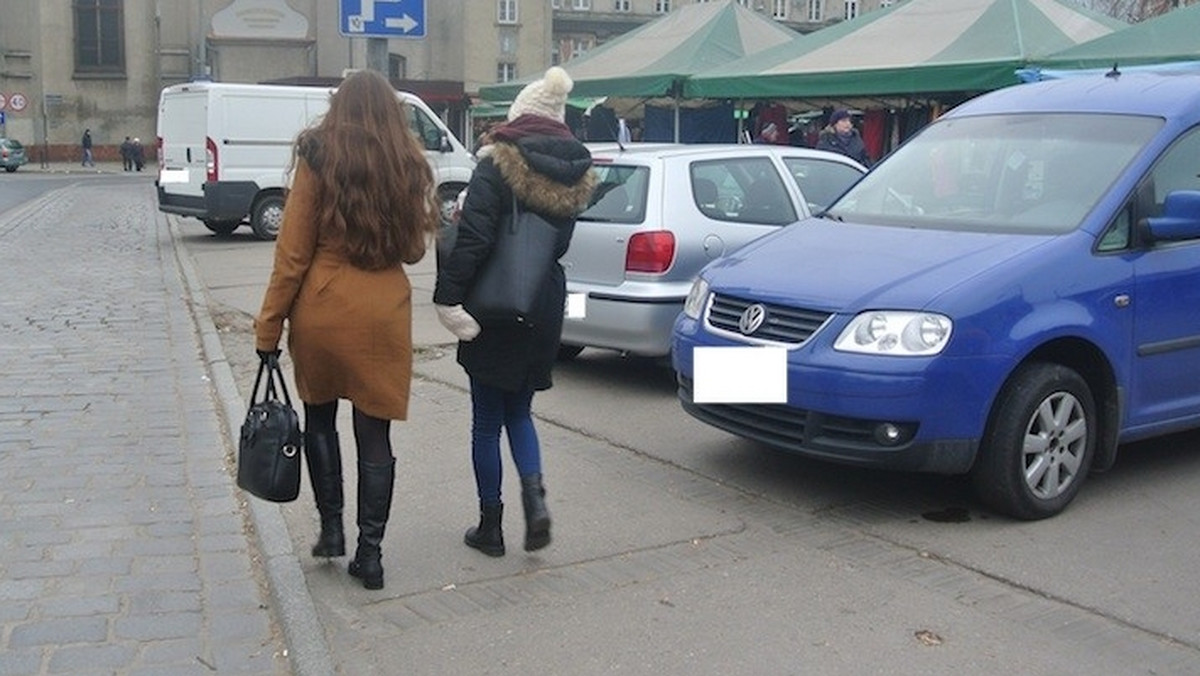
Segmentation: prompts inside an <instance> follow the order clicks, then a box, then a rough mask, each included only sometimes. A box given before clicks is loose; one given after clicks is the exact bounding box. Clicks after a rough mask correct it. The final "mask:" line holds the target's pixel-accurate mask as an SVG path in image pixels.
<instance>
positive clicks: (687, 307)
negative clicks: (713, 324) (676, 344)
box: [683, 277, 708, 319]
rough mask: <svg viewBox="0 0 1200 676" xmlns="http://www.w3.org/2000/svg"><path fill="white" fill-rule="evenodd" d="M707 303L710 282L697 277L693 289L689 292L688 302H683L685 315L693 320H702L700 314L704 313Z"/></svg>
mask: <svg viewBox="0 0 1200 676" xmlns="http://www.w3.org/2000/svg"><path fill="white" fill-rule="evenodd" d="M707 301H708V282H706V281H704V278H702V277H697V278H696V281H694V282H692V289H691V290H690V291H688V295H687V300H685V301H683V314H685V315H687V316H688V317H691V318H692V319H700V314H701V313H703V312H704V303H705V302H707Z"/></svg>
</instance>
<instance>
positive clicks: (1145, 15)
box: [1077, 0, 1191, 23]
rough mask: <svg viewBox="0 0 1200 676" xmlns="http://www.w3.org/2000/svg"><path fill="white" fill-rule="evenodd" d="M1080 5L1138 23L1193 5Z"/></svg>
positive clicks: (1128, 1) (1141, 0) (1090, 0)
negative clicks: (1177, 8)
mask: <svg viewBox="0 0 1200 676" xmlns="http://www.w3.org/2000/svg"><path fill="white" fill-rule="evenodd" d="M1077 1H1078V2H1079V4H1080V5H1082V6H1084V7H1086V8H1088V9H1090V10H1092V11H1095V12H1100V13H1101V14H1107V15H1109V16H1111V17H1113V18H1116V19H1120V20H1122V21H1126V22H1128V23H1137V22H1139V21H1144V20H1146V19H1149V18H1152V17H1156V16H1158V15H1160V14H1164V13H1166V12H1169V11H1171V10H1172V9H1175V8H1176V7H1182V6H1184V5H1188V4H1191V2H1186V1H1185V0H1077Z"/></svg>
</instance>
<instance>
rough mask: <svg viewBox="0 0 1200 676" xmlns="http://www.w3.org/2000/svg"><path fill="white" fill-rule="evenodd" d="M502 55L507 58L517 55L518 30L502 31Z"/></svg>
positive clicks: (507, 29) (502, 29) (505, 29)
mask: <svg viewBox="0 0 1200 676" xmlns="http://www.w3.org/2000/svg"><path fill="white" fill-rule="evenodd" d="M500 53H501V54H503V55H505V56H511V55H513V54H516V53H517V30H516V29H515V28H501V29H500Z"/></svg>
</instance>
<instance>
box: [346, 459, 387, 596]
mask: <svg viewBox="0 0 1200 676" xmlns="http://www.w3.org/2000/svg"><path fill="white" fill-rule="evenodd" d="M395 481H396V460H395V459H394V458H393V459H392V460H391V461H389V462H387V463H386V464H382V465H377V464H374V463H369V462H362V461H359V463H358V549H357V550H356V551H355V552H354V560H353V561H351V562H350V568H349V572H350V574H351V575H352V576H354V577H357V578H358V579H360V580H362V585H363V586H364V587H366V588H367V589H383V565H382V563H380V555H381V552H380V548H379V547H380V544H382V542H383V531H384V530H385V528H386V527H387V521H388V514H389V513H390V512H391V511H392V489H393V487H394V486H395Z"/></svg>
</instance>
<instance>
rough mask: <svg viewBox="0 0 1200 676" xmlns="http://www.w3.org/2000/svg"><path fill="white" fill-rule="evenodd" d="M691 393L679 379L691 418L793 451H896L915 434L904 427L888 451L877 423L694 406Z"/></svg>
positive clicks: (786, 410)
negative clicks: (877, 434)
mask: <svg viewBox="0 0 1200 676" xmlns="http://www.w3.org/2000/svg"><path fill="white" fill-rule="evenodd" d="M692 392H693V384H692V380H691V379H690V378H685V377H682V376H681V377H680V378H679V397H680V399H681V400H682V403H683V406H684V408H685V409H686V410H688V412H690V413H691V414H692V415H695V416H696V417H698V418H700V419H701V420H704V421H706V422H708V423H709V424H712V425H715V426H717V427H719V428H721V429H724V430H726V431H729V432H732V433H734V434H737V435H739V436H743V437H748V438H751V439H758V440H759V441H764V442H766V443H769V444H771V445H773V446H778V447H780V448H786V449H789V450H794V451H808V452H813V451H817V450H818V449H820V450H821V451H823V452H824V453H826V454H833V455H836V454H837V449H840V450H843V451H857V452H868V453H869V452H874V451H881V450H896V449H898V448H901V447H903V446H904V445H906V444H907V443H908V442H909V441H910V440H911V439H912V436H913V434H914V433H915V432H916V425H914V424H905V425H903V430H904V437H903V439H902V441H901V443H898V444H895V445H894V446H893V447H892V448H890V449H889V448H886V447H883V446H881V445H880V444H879V442H878V441H876V440H875V435H874V430H875V428H876V427H877V426H878V425H879V421H877V420H865V419H861V418H843V417H841V416H835V415H828V414H824V413H817V412H815V411H807V410H805V409H801V408H794V407H792V406H787V405H784V404H697V403H695V402H694V401H693V400H692Z"/></svg>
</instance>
